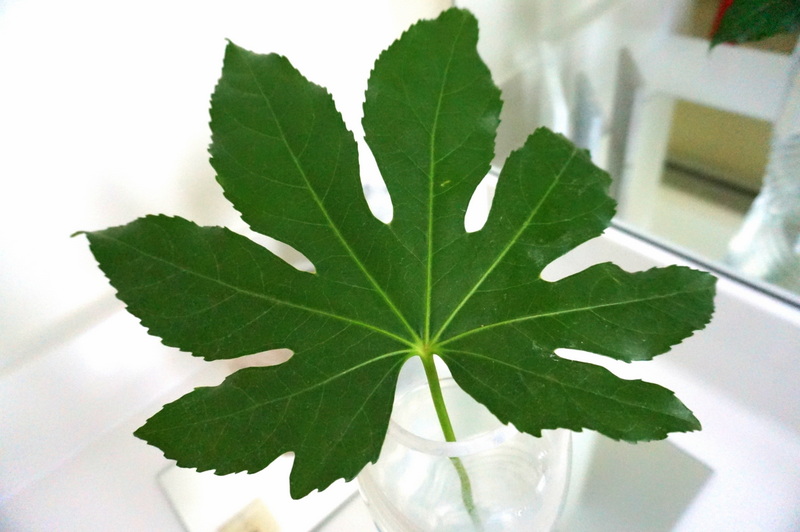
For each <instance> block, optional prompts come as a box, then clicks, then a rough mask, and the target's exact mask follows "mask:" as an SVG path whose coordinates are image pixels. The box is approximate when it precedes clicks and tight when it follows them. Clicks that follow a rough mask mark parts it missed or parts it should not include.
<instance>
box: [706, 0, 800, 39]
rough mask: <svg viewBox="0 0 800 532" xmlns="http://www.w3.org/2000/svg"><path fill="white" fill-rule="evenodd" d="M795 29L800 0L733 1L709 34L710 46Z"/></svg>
mask: <svg viewBox="0 0 800 532" xmlns="http://www.w3.org/2000/svg"><path fill="white" fill-rule="evenodd" d="M798 30H800V0H735V1H734V2H733V4H731V6H730V7H729V8H728V9H727V11H725V15H724V16H723V17H722V21H721V22H720V25H719V28H717V31H716V32H715V33H714V35H713V36H712V37H711V46H712V47H713V46H716V45H718V44H720V43H724V42H735V43H743V42H749V41H758V40H761V39H765V38H767V37H772V36H773V35H777V34H779V33H791V32H795V31H798Z"/></svg>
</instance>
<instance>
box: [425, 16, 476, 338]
mask: <svg viewBox="0 0 800 532" xmlns="http://www.w3.org/2000/svg"><path fill="white" fill-rule="evenodd" d="M465 25H466V19H465V18H462V21H461V27H460V28H459V29H458V35H457V36H456V38H455V39H453V43H452V45H451V46H450V55H449V56H448V57H447V64H446V65H445V68H444V72H443V73H442V83H441V86H440V87H439V95H438V98H437V100H436V111H435V112H434V115H433V124H432V125H431V139H430V143H429V152H428V156H429V157H430V161H429V165H428V246H427V247H428V249H427V253H428V256H427V261H426V265H425V269H426V271H425V333H424V337H425V342H426V343H428V342H429V341H430V337H431V314H432V306H433V255H434V246H433V217H434V207H433V200H434V198H435V197H436V194H435V189H436V186H435V181H436V165H437V163H438V161H437V159H436V134H437V131H438V125H439V115H440V114H441V109H442V101H443V100H444V96H445V91H444V90H445V87H446V86H447V81H448V78H449V76H450V66H451V65H452V63H453V57H454V56H455V48H456V44H457V43H458V41H459V38H460V37H461V32H462V31H463V30H464V26H465Z"/></svg>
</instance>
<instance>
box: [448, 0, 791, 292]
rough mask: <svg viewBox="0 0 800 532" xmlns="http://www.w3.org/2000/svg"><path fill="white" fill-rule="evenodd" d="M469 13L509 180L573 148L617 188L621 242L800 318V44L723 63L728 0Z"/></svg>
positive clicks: (778, 40)
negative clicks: (720, 278) (545, 154)
mask: <svg viewBox="0 0 800 532" xmlns="http://www.w3.org/2000/svg"><path fill="white" fill-rule="evenodd" d="M457 4H458V5H461V6H463V7H467V8H470V9H473V10H474V11H475V12H476V13H477V15H478V18H479V21H480V22H481V24H482V25H481V29H482V30H484V29H486V31H482V33H481V42H480V44H479V49H480V51H481V54H482V56H483V57H484V59H486V61H487V63H488V64H489V66H490V68H491V70H492V72H493V74H494V76H495V79H496V81H497V82H498V84H499V86H500V88H501V89H502V91H503V99H504V102H505V105H504V108H503V113H502V115H501V126H500V130H499V131H498V137H497V150H496V154H497V157H496V159H495V161H494V162H495V165H496V166H498V167H500V166H502V165H503V163H504V161H505V159H506V157H507V156H508V154H509V153H510V152H511V151H513V150H515V149H516V148H517V147H519V146H521V145H522V144H523V143H524V141H525V138H526V137H527V136H528V135H529V134H530V132H531V131H533V129H535V128H536V127H538V126H542V125H544V126H547V127H549V128H551V129H554V130H555V131H558V132H561V133H563V134H564V135H566V136H567V137H569V138H570V139H572V140H573V141H574V142H576V144H578V145H579V146H580V147H583V148H586V149H589V150H590V152H591V154H592V158H593V160H594V161H595V162H596V164H598V166H600V167H601V168H604V169H606V170H607V171H608V172H609V173H610V174H611V175H612V179H613V182H612V185H611V187H610V192H611V194H612V195H613V196H614V197H615V198H616V200H617V202H618V211H617V217H616V218H615V220H614V223H615V224H616V225H617V226H618V227H620V228H622V229H624V230H626V231H628V232H630V233H633V234H636V235H638V236H642V237H644V238H645V239H648V240H651V241H652V242H655V243H657V244H659V245H662V246H664V247H666V248H669V249H671V250H673V251H676V252H678V253H680V254H682V255H684V256H686V257H687V258H689V259H690V260H692V261H694V262H696V263H698V264H700V265H701V267H704V268H707V269H711V270H715V271H717V272H719V273H723V274H728V275H730V276H732V277H735V278H738V279H741V280H744V281H745V282H747V283H748V284H750V285H753V286H756V287H758V288H759V289H761V290H763V291H766V292H769V293H772V294H774V295H777V296H778V297H780V298H782V299H783V300H785V301H790V302H793V303H795V304H800V238H799V235H800V224H798V215H797V214H796V213H795V211H796V207H795V206H796V205H797V204H798V198H799V197H800V196H799V194H800V192H798V191H800V167H798V166H797V161H796V156H795V155H793V153H794V152H793V150H795V149H796V148H793V147H792V145H793V142H796V140H792V134H793V133H796V130H792V131H789V130H790V129H791V128H792V126H787V127H783V128H782V127H780V124H782V123H784V124H793V125H794V126H793V127H796V124H798V123H800V122H798V120H797V117H796V116H794V115H795V114H796V112H797V108H798V106H799V105H800V104H798V103H793V101H795V102H797V101H800V91H799V90H797V89H796V88H795V89H793V88H792V87H793V86H796V85H797V83H798V81H797V66H796V65H797V62H798V59H797V58H798V56H799V55H800V52H797V51H795V52H794V57H792V50H793V49H794V48H795V46H796V42H797V35H796V34H795V35H781V36H777V37H774V38H770V39H767V40H765V41H759V42H756V43H748V44H746V45H739V46H730V45H720V46H717V47H715V48H714V49H713V50H709V39H708V35H709V33H710V31H711V28H712V26H713V22H714V18H715V16H716V12H717V8H718V6H719V2H718V1H717V0H670V1H667V2H629V1H626V0H580V1H576V2H575V3H574V5H571V7H570V8H564V7H563V5H562V4H563V2H560V1H558V0H536V1H535V2H530V3H526V4H525V6H524V7H523V6H522V5H521V4H519V3H516V2H513V1H511V0H491V1H490V0H461V1H459V2H457ZM510 35H513V39H510V38H509V36H510ZM793 92H794V95H793ZM788 115H791V116H788ZM773 124H774V125H775V127H774V128H773V127H772V126H773ZM776 176H777V177H776ZM762 180H763V182H764V183H765V187H764V193H763V194H762V196H763V197H762V198H761V199H759V201H757V202H755V201H754V200H755V197H756V196H757V195H758V194H759V193H760V192H761V190H762V187H761V182H762ZM776 182H780V183H781V185H780V186H778V187H777V188H779V189H780V190H778V191H775V188H776V187H774V186H773V187H771V188H772V190H771V191H770V190H767V188H770V187H768V186H767V185H768V184H769V183H776ZM751 204H753V210H752V211H751V212H749V214H748V211H749V209H750V205H751ZM745 220H746V222H745Z"/></svg>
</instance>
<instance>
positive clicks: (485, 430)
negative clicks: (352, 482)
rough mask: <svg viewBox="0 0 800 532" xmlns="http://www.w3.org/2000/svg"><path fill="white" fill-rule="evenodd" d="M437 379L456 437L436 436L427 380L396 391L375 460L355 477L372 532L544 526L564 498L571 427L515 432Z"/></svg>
mask: <svg viewBox="0 0 800 532" xmlns="http://www.w3.org/2000/svg"><path fill="white" fill-rule="evenodd" d="M440 382H441V386H442V392H443V395H444V399H445V404H446V405H447V409H448V412H449V414H450V417H451V420H452V422H453V426H454V428H455V431H456V436H457V438H458V441H457V442H445V441H443V440H444V438H443V437H442V430H441V428H440V426H439V423H438V421H437V417H436V414H435V411H434V409H433V403H432V400H431V395H430V391H429V388H428V385H427V383H425V382H424V381H423V382H422V383H419V384H418V385H417V386H411V387H409V388H408V389H407V390H406V391H405V392H398V397H397V400H396V401H395V405H394V410H393V412H392V420H391V422H390V425H389V429H388V432H387V435H386V440H385V442H384V445H383V449H382V451H381V455H380V458H379V460H378V461H377V462H376V463H375V464H370V465H368V466H367V467H366V468H365V469H364V470H363V471H362V472H361V474H359V476H358V483H359V487H360V490H361V495H362V497H363V499H364V500H365V502H366V504H367V506H368V508H369V511H370V514H371V515H372V518H373V520H374V522H375V524H376V525H377V527H378V530H380V531H381V532H411V531H415V532H416V531H419V532H423V531H425V532H427V531H431V532H433V531H436V532H449V531H452V532H468V531H482V532H495V531H504V532H506V531H508V532H510V531H526V532H527V531H531V530H536V531H547V530H550V529H551V528H552V527H553V525H554V524H555V522H556V520H557V519H558V515H559V512H560V510H561V507H562V503H563V500H564V498H565V496H566V488H567V483H568V478H569V469H570V456H571V439H570V433H569V432H568V431H562V430H556V431H545V432H544V433H543V435H542V437H541V438H535V437H533V436H531V435H528V434H524V433H521V432H519V431H517V430H516V429H515V428H514V427H513V426H511V425H502V424H501V423H500V422H499V421H498V420H497V419H496V418H495V417H494V416H493V415H492V414H491V413H490V412H489V411H488V410H487V409H486V408H485V407H484V406H483V405H481V404H479V403H477V402H476V401H475V400H474V399H472V398H471V397H470V396H469V395H467V394H466V393H465V392H463V391H462V390H461V389H460V388H459V387H458V386H457V385H456V383H455V382H454V381H453V380H452V378H449V377H447V378H443V379H441V381H440ZM469 507H472V508H471V509H470V508H469Z"/></svg>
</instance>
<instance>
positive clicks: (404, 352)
mask: <svg viewBox="0 0 800 532" xmlns="http://www.w3.org/2000/svg"><path fill="white" fill-rule="evenodd" d="M401 355H402V356H404V357H405V356H408V350H406V349H403V350H400V351H392V352H390V353H384V354H383V355H380V356H377V357H373V358H370V359H369V360H367V361H365V362H362V363H361V364H358V365H356V366H352V367H350V368H347V369H346V370H345V371H342V372H339V373H337V374H335V375H331V376H329V377H328V378H326V379H324V380H322V381H320V382H316V383H314V384H312V385H311V386H308V387H306V388H302V389H299V390H298V389H297V388H293V392H292V393H288V394H286V395H281V396H279V397H271V398H270V399H269V400H266V401H256V400H255V399H253V398H252V397H250V394H248V393H247V391H246V390H244V389H242V388H241V387H239V386H235V385H232V386H234V388H236V389H237V390H239V391H240V392H242V393H243V394H244V395H245V396H246V397H247V398H248V399H249V400H250V401H251V402H252V403H253V404H252V405H250V406H248V407H246V408H241V409H239V410H236V411H233V412H227V413H225V414H223V415H219V416H216V417H213V418H204V419H203V420H202V421H197V422H192V423H186V424H182V425H171V426H170V427H169V428H168V429H162V430H159V431H153V432H166V431H171V430H174V429H177V428H183V427H193V426H195V425H199V424H206V423H209V422H213V421H220V420H223V419H226V418H230V417H235V416H239V415H241V414H243V413H246V412H250V411H251V410H255V409H260V408H263V407H265V406H267V405H270V404H272V403H276V402H280V401H288V400H291V399H293V398H294V397H297V396H298V395H303V394H306V393H310V392H311V391H313V390H315V389H317V388H320V387H323V386H325V385H327V384H328V383H330V382H333V381H335V380H337V379H341V378H343V377H345V376H346V375H348V374H349V373H352V372H354V371H358V370H360V369H362V368H365V367H367V366H369V365H370V364H374V363H376V362H379V361H381V360H384V359H387V358H392V357H397V356H401ZM264 367H267V366H264ZM244 369H248V368H244ZM240 371H242V370H240ZM223 384H224V382H223ZM199 389H200V390H202V389H203V388H199Z"/></svg>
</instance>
